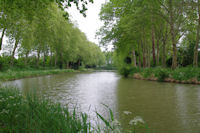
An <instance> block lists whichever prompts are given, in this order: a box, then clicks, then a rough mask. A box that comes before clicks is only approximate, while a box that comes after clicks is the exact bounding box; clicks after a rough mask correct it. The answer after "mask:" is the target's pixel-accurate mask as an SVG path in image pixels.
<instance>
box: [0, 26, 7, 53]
mask: <svg viewBox="0 0 200 133" xmlns="http://www.w3.org/2000/svg"><path fill="white" fill-rule="evenodd" d="M5 31H6V28H3V31H2V34H1V38H0V50H2V44H3V37H4V35H5Z"/></svg>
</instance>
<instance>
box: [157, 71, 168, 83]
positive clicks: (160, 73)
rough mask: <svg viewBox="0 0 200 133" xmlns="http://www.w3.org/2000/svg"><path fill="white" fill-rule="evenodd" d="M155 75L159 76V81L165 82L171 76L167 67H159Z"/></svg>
mask: <svg viewBox="0 0 200 133" xmlns="http://www.w3.org/2000/svg"><path fill="white" fill-rule="evenodd" d="M155 77H157V78H158V81H161V82H163V81H164V80H165V79H166V78H168V77H169V71H168V70H167V69H157V71H155Z"/></svg>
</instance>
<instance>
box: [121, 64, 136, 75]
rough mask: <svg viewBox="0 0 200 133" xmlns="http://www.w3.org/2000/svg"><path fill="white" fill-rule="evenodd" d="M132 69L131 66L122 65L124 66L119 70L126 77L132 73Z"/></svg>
mask: <svg viewBox="0 0 200 133" xmlns="http://www.w3.org/2000/svg"><path fill="white" fill-rule="evenodd" d="M132 70H133V69H132V68H131V67H128V66H126V67H122V68H121V69H120V70H119V72H120V74H122V75H123V76H124V77H128V76H129V75H130V74H131V72H132Z"/></svg>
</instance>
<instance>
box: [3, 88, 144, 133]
mask: <svg viewBox="0 0 200 133" xmlns="http://www.w3.org/2000/svg"><path fill="white" fill-rule="evenodd" d="M108 111H109V112H110V118H108V119H106V118H104V117H103V116H101V115H100V114H101V113H97V112H96V115H97V122H95V123H94V122H93V123H92V122H91V121H92V120H90V119H89V118H90V117H89V115H88V114H86V113H82V112H80V113H77V110H76V109H74V110H73V111H70V110H69V109H68V107H67V106H62V105H61V104H59V103H55V102H51V101H50V100H45V99H44V98H42V97H41V98H39V97H37V96H36V95H34V93H33V92H32V93H30V92H29V93H28V94H22V93H21V92H20V91H19V90H18V89H13V88H0V132H2V133H7V132H66V133H78V132H81V133H89V132H94V133H101V132H119V133H123V132H126V131H124V130H123V129H122V128H121V126H120V123H119V122H118V121H117V120H116V119H114V116H113V112H112V111H111V110H110V109H109V108H108ZM98 120H99V121H98ZM100 121H101V122H102V123H101V125H99V122H100ZM132 123H133V124H135V125H133V126H134V127H133V129H135V130H136V129H137V128H135V127H136V125H137V123H139V128H141V124H142V123H140V121H139V120H135V121H132ZM143 127H144V126H143ZM135 130H131V131H132V132H134V131H135Z"/></svg>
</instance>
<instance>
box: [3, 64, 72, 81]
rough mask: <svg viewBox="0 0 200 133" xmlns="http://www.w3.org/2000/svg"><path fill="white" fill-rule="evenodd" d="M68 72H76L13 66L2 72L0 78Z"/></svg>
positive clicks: (8, 78)
mask: <svg viewBox="0 0 200 133" xmlns="http://www.w3.org/2000/svg"><path fill="white" fill-rule="evenodd" d="M66 72H75V70H73V69H46V70H45V68H42V69H39V68H37V69H33V68H32V69H31V68H28V67H26V68H24V69H23V68H18V67H16V68H12V69H8V70H6V71H3V72H0V80H1V81H5V80H14V79H19V78H25V77H34V76H42V75H49V74H58V73H66Z"/></svg>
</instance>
